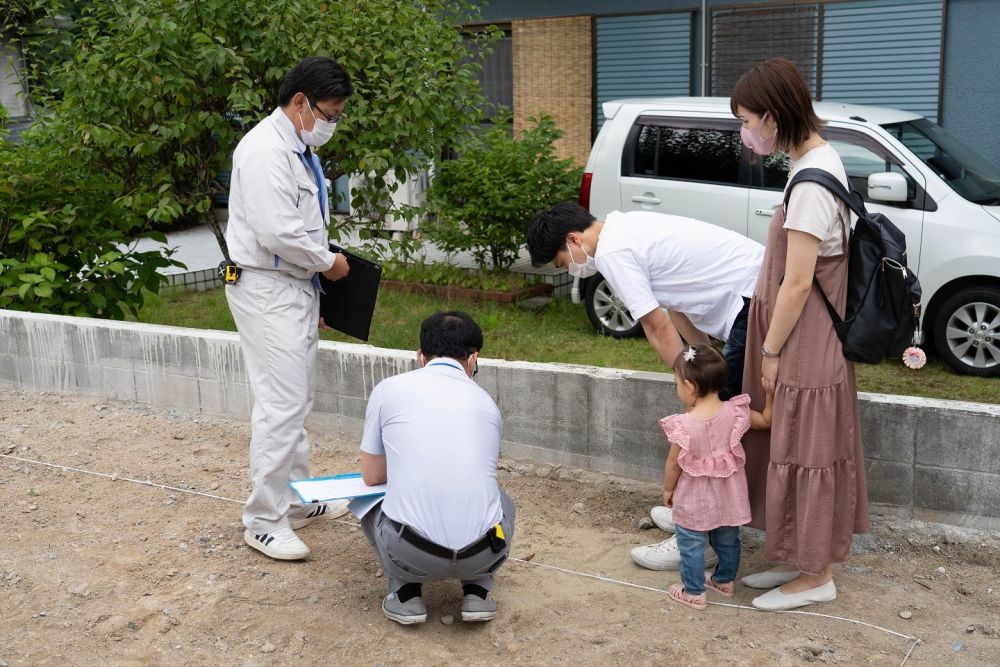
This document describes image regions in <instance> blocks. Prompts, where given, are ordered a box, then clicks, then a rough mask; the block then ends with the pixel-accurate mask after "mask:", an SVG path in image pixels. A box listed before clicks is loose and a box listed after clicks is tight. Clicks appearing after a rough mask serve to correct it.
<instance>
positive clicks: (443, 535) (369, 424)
mask: <svg viewBox="0 0 1000 667" xmlns="http://www.w3.org/2000/svg"><path fill="white" fill-rule="evenodd" d="M482 346H483V332H482V330H481V329H480V328H479V325H477V324H476V323H475V321H473V319H472V318H471V317H469V316H468V315H466V314H465V313H460V312H438V313H435V314H434V315H431V316H430V317H428V318H427V319H426V320H424V322H423V324H421V326H420V349H419V350H417V363H419V364H420V368H419V369H418V370H415V371H410V372H409V373H403V374H401V375H396V376H394V377H390V378H386V379H385V380H383V381H382V382H380V383H379V384H378V385H377V386H376V387H375V389H374V390H373V391H372V393H371V397H370V398H369V399H368V410H367V413H366V415H365V432H364V438H363V440H362V443H361V475H362V477H363V479H364V481H365V483H366V484H369V485H372V484H381V483H384V482H387V481H388V489H387V491H386V494H385V499H384V500H383V501H382V502H381V503H380V504H379V505H376V506H375V507H374V508H373V509H372V510H371V511H369V512H368V513H367V514H366V515H365V516H364V518H362V520H361V529H362V530H363V531H364V533H365V536H366V537H367V538H368V541H369V542H370V543H371V545H372V546H373V547H374V548H375V550H376V552H377V553H378V557H379V560H380V561H381V563H382V569H383V570H384V571H385V575H386V578H387V580H388V583H389V594H388V595H386V596H385V599H384V600H383V601H382V611H383V613H384V614H385V615H386V617H388V618H390V619H392V620H394V621H396V622H397V623H402V624H405V625H409V624H411V623H423V622H424V621H426V620H427V608H426V607H425V606H424V601H423V598H422V597H421V588H420V587H421V584H422V583H423V582H425V581H434V580H438V579H458V580H460V581H461V582H462V595H463V602H462V620H463V621H489V620H492V619H493V617H494V616H496V612H497V604H496V602H495V601H494V600H493V596H492V595H490V590H491V589H492V588H493V575H494V573H495V572H496V570H497V568H499V567H500V565H501V564H503V562H504V561H505V560H506V559H507V554H508V553H509V551H510V544H511V539H512V538H513V537H514V501H512V500H511V499H510V496H508V495H507V494H506V493H504V492H503V491H501V490H500V488H499V487H498V486H497V479H496V471H497V458H498V456H499V455H500V434H501V429H502V422H501V419H500V410H499V408H497V405H496V403H494V402H493V399H492V398H491V397H490V395H489V394H487V393H486V391H484V390H483V389H482V388H481V387H480V386H479V385H477V384H476V383H475V382H474V381H473V379H472V378H473V377H474V376H475V375H476V372H477V370H478V368H477V365H476V362H477V360H478V358H479V350H480V349H481V348H482Z"/></svg>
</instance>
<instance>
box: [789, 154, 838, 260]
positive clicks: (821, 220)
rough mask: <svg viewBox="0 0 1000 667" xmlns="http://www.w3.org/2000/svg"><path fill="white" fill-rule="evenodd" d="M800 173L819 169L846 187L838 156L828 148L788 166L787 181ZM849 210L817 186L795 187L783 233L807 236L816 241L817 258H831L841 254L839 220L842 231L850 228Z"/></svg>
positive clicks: (827, 191)
mask: <svg viewBox="0 0 1000 667" xmlns="http://www.w3.org/2000/svg"><path fill="white" fill-rule="evenodd" d="M803 169H823V170H824V171H828V172H830V173H831V174H833V175H834V176H836V177H837V179H838V180H839V181H840V182H841V183H843V184H844V187H849V185H848V181H847V172H846V171H844V163H843V162H841V161H840V155H838V154H837V151H836V150H835V149H834V148H833V146H831V145H830V144H823V145H821V146H818V147H816V148H814V149H812V150H811V151H809V152H808V153H806V154H805V155H803V156H802V157H801V158H799V161H798V162H793V163H792V168H791V170H790V171H789V172H788V180H789V182H791V180H792V177H793V176H795V174H797V173H798V172H800V171H801V170H803ZM786 189H787V186H786ZM850 215H851V213H850V210H849V209H848V208H847V205H846V204H845V203H844V202H842V201H840V199H838V198H837V197H836V196H835V195H834V194H833V193H832V192H830V191H829V190H827V189H826V188H824V187H823V186H822V185H820V184H819V183H799V184H798V185H796V186H795V189H793V190H792V196H791V198H790V199H789V200H788V209H787V210H786V211H785V229H794V230H796V231H800V232H806V233H807V234H811V235H812V236H815V237H816V238H818V239H819V240H820V244H819V256H820V257H831V256H834V255H839V254H841V253H842V252H844V235H843V233H842V232H841V229H840V221H841V216H842V218H843V220H844V222H845V224H846V228H847V229H850V228H851V218H850V217H848V216H850Z"/></svg>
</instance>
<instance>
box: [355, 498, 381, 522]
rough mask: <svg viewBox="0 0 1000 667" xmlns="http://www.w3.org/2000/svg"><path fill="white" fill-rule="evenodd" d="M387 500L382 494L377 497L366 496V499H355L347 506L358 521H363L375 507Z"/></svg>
mask: <svg viewBox="0 0 1000 667" xmlns="http://www.w3.org/2000/svg"><path fill="white" fill-rule="evenodd" d="M383 498H385V496H383V495H382V494H379V495H377V496H365V497H364V498H355V499H354V500H352V501H351V502H349V503H348V504H347V509H349V510H351V514H353V515H354V516H355V517H356V518H357V520H358V521H361V519H363V518H364V517H365V515H366V514H368V512H370V511H371V510H372V508H373V507H375V506H376V505H378V504H379V503H380V502H382V499H383Z"/></svg>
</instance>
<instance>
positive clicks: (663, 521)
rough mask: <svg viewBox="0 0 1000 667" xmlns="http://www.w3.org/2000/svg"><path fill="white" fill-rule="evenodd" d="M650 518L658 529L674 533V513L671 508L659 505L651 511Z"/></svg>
mask: <svg viewBox="0 0 1000 667" xmlns="http://www.w3.org/2000/svg"><path fill="white" fill-rule="evenodd" d="M649 518H650V519H652V520H653V523H655V524H656V527H657V528H659V529H660V530H663V531H666V532H668V533H672V532H674V511H673V510H672V509H670V508H669V507H664V506H663V505H657V506H656V507H654V508H653V509H651V510H649Z"/></svg>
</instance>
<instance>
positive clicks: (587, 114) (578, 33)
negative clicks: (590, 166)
mask: <svg viewBox="0 0 1000 667" xmlns="http://www.w3.org/2000/svg"><path fill="white" fill-rule="evenodd" d="M592 32H593V31H592V28H591V19H590V17H589V16H569V17H562V18H552V19H533V20H528V21H514V22H513V23H512V24H511V38H512V46H513V60H514V63H513V66H514V132H515V133H517V132H520V131H521V130H522V129H524V128H525V127H527V119H528V117H529V116H538V115H539V114H543V113H546V114H548V115H550V116H552V117H553V118H555V120H556V124H557V125H558V126H559V128H560V129H561V130H562V131H563V137H562V138H561V139H559V141H557V142H556V154H557V156H558V157H560V158H573V159H574V160H575V161H576V163H577V164H578V165H579V166H581V167H582V166H583V165H585V164H586V163H587V156H589V155H590V142H591V136H590V135H591V119H592V118H593V113H594V110H593V104H594V99H593V85H594V84H593V71H592V70H593V67H592V62H593V39H592V34H591V33H592Z"/></svg>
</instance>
